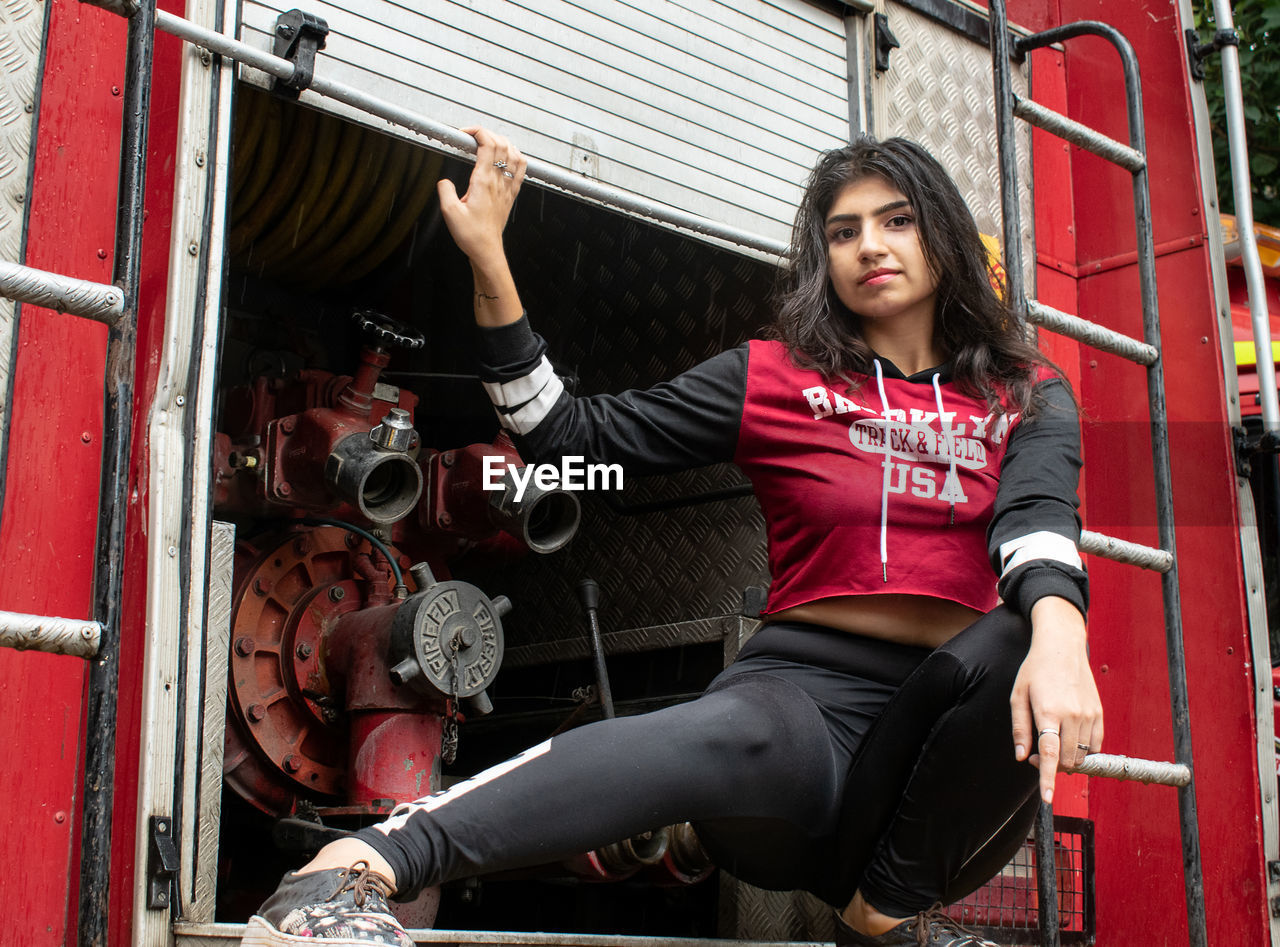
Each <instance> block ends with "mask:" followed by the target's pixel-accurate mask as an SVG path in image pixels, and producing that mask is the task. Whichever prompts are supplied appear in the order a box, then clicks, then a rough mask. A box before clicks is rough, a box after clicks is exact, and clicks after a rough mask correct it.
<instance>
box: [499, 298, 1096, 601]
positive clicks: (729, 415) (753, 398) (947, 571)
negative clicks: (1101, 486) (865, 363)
mask: <svg viewBox="0 0 1280 947" xmlns="http://www.w3.org/2000/svg"><path fill="white" fill-rule="evenodd" d="M480 336H481V368H480V371H481V379H482V381H483V382H484V383H485V389H486V390H487V391H488V393H489V396H490V398H491V399H492V400H493V403H494V406H495V408H496V409H497V412H498V418H499V420H500V421H501V422H502V425H503V427H504V428H506V429H507V430H508V431H510V432H511V433H512V435H514V438H515V440H516V443H517V445H518V447H519V449H520V452H521V455H522V456H523V457H524V458H525V460H526V461H535V462H538V461H545V460H548V459H551V458H559V457H562V456H582V457H584V458H585V459H586V461H587V462H590V463H606V464H615V463H616V464H621V465H622V466H623V468H624V469H625V470H626V471H627V472H628V473H630V474H635V475H642V474H655V473H670V472H672V471H676V470H683V469H686V468H690V467H700V466H704V465H706V464H713V463H719V462H723V461H733V462H734V463H736V464H737V465H738V466H739V467H740V468H741V469H742V470H743V472H744V473H745V474H746V475H747V477H748V478H749V479H750V481H751V483H752V485H753V487H754V488H755V493H756V496H757V497H758V498H759V501H760V505H761V507H762V509H763V511H764V518H765V524H766V532H767V536H768V541H769V569H770V574H771V576H772V584H771V587H770V590H769V601H768V605H767V607H766V609H765V614H766V615H767V614H768V613H770V612H776V611H779V610H781V609H784V608H788V607H791V606H794V605H801V604H804V603H807V602H812V601H816V600H818V599H823V598H828V597H831V596H836V595H875V594H882V593H890V592H893V593H907V594H914V595H930V596H934V597H937V598H943V599H949V600H951V601H956V602H960V603H961V604H963V605H967V606H969V607H971V608H975V609H978V610H980V611H984V612H985V611H989V610H990V609H991V608H993V607H995V605H996V603H997V596H999V598H1003V599H1004V600H1005V602H1007V603H1008V604H1009V605H1010V606H1011V607H1013V608H1015V609H1016V610H1018V611H1019V612H1021V613H1022V614H1024V615H1029V614H1030V610H1031V606H1032V605H1033V604H1034V603H1035V602H1036V601H1037V600H1038V599H1040V598H1042V597H1044V596H1046V595H1058V596H1061V597H1062V598H1065V599H1068V600H1069V601H1071V602H1072V603H1073V604H1075V605H1076V607H1077V608H1079V609H1080V611H1081V612H1082V613H1083V612H1084V611H1085V610H1086V607H1087V603H1088V579H1087V577H1086V575H1085V572H1084V569H1083V566H1082V563H1081V560H1080V555H1079V553H1078V551H1077V542H1078V540H1079V536H1080V517H1079V514H1078V507H1079V501H1078V499H1077V496H1076V489H1077V485H1078V482H1079V472H1080V432H1079V422H1078V420H1077V417H1076V411H1075V405H1074V402H1073V401H1072V398H1071V395H1070V392H1069V391H1068V390H1067V388H1066V385H1065V383H1064V382H1063V381H1062V380H1061V379H1059V378H1057V377H1055V376H1049V377H1044V378H1042V379H1041V381H1039V382H1038V384H1037V385H1036V401H1037V408H1036V410H1035V411H1034V412H1032V414H1031V416H1030V417H1027V418H1023V417H1020V416H1019V415H1018V414H1017V413H1013V412H1005V413H999V414H993V413H992V412H991V411H990V410H989V409H988V408H987V405H986V402H985V400H983V399H981V398H975V397H973V396H971V395H967V394H964V393H963V392H961V391H960V390H959V389H958V388H957V387H956V386H955V384H954V383H953V382H952V380H951V376H950V371H949V367H948V366H942V367H939V368H936V369H930V370H928V371H924V372H920V373H918V374H915V375H910V376H905V375H903V374H902V372H901V371H899V370H898V369H897V368H896V367H895V366H894V365H893V364H892V363H890V362H889V361H887V360H886V359H883V358H877V359H875V360H874V362H873V364H872V371H871V372H870V373H868V374H866V375H859V374H853V375H851V376H850V377H849V381H852V383H853V388H852V390H850V385H849V384H848V383H847V382H846V381H845V380H843V379H841V380H839V381H836V382H834V383H833V382H832V380H830V379H824V378H823V377H822V376H821V375H820V374H819V373H818V372H815V371H810V370H805V369H800V368H797V367H796V366H795V364H794V363H793V362H792V361H791V359H790V357H789V356H788V353H787V351H786V349H785V348H784V347H783V345H782V344H781V343H779V342H768V341H751V342H748V343H745V344H744V345H741V346H739V347H737V348H735V349H731V350H729V351H727V352H723V353H721V354H720V355H717V356H715V357H714V358H711V359H708V360H707V361H705V362H703V363H702V364H700V365H698V366H696V367H694V368H692V369H690V370H689V371H687V372H684V373H683V374H681V375H679V376H677V377H676V378H674V379H672V380H671V381H668V382H663V383H661V384H658V385H655V386H653V387H652V388H649V389H648V390H645V391H627V392H624V393H622V394H619V395H592V396H589V397H577V398H575V397H573V396H571V395H570V394H569V393H568V392H567V391H566V390H565V388H564V385H563V383H562V382H561V380H560V378H559V377H558V376H557V375H556V373H555V371H554V369H553V368H552V366H551V363H550V362H549V361H548V360H547V357H546V343H545V342H544V341H543V339H542V338H541V337H539V336H538V335H536V334H535V333H534V332H533V331H532V329H531V328H530V327H529V322H528V319H527V318H522V319H521V320H520V321H519V322H516V323H513V324H511V325H508V326H503V327H501V328H497V329H481V330H480ZM992 568H994V570H995V574H994V575H993V573H992V571H991V570H992ZM997 577H998V585H997Z"/></svg>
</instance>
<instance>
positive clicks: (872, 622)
mask: <svg viewBox="0 0 1280 947" xmlns="http://www.w3.org/2000/svg"><path fill="white" fill-rule="evenodd" d="M981 614H982V612H980V611H978V610H977V609H975V608H970V607H969V606H967V605H961V604H960V603H959V602H952V601H950V600H948V599H942V598H933V597H932V596H928V595H903V594H887V595H839V596H835V597H833V598H824V599H819V600H818V601H816V602H806V603H805V604H804V605H793V606H791V607H790V608H784V609H782V610H781V611H777V612H772V613H770V614H769V615H766V616H765V621H767V622H779V621H803V622H810V623H812V624H815V625H826V626H827V627H828V628H837V629H839V630H840V631H848V632H852V633H853V634H855V635H865V636H867V637H868V638H880V639H882V640H884V641H896V642H898V643H899V644H909V645H919V646H922V647H926V648H936V647H937V646H938V645H940V644H942V643H943V642H945V641H948V640H950V639H951V638H953V637H954V636H955V635H956V634H957V633H958V632H960V631H962V630H963V629H965V628H967V627H968V626H969V625H971V624H973V622H974V620H975V619H977V618H978V617H979V616H980V615H981Z"/></svg>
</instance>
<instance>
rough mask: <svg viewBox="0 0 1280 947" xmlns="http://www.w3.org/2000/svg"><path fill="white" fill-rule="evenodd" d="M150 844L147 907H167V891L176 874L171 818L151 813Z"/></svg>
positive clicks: (158, 908) (155, 908) (157, 908)
mask: <svg viewBox="0 0 1280 947" xmlns="http://www.w3.org/2000/svg"><path fill="white" fill-rule="evenodd" d="M149 826H150V829H151V832H150V837H151V846H150V851H149V853H148V855H147V907H149V908H152V909H153V910H160V911H162V910H164V909H166V908H168V907H169V892H170V891H171V890H172V888H173V879H174V877H175V876H176V875H177V874H178V845H177V843H176V842H175V841H174V835H173V820H172V819H170V818H169V817H168V816H163V815H153V816H152V817H151V818H150V820H149Z"/></svg>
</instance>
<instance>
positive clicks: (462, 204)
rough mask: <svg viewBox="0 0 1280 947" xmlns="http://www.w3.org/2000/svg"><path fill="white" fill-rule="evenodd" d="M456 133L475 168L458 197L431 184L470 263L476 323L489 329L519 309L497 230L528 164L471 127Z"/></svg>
mask: <svg viewBox="0 0 1280 947" xmlns="http://www.w3.org/2000/svg"><path fill="white" fill-rule="evenodd" d="M462 131H464V132H466V133H467V134H468V135H473V136H475V139H476V145H477V148H476V166H475V168H474V170H472V172H471V180H470V181H469V182H468V183H467V193H465V194H463V195H462V197H459V196H458V191H457V189H456V188H455V187H454V186H453V182H452V181H450V180H448V179H447V178H441V179H440V182H439V184H437V185H436V190H437V192H438V194H439V196H440V212H441V213H442V214H443V215H444V222H445V224H446V225H447V226H448V228H449V233H450V235H452V237H453V241H454V243H456V244H457V245H458V248H459V249H460V250H461V251H462V252H463V253H465V254H466V255H467V259H468V260H470V261H471V272H472V275H473V276H474V277H475V314H476V323H477V324H478V325H481V326H489V327H496V326H504V325H510V324H511V323H513V322H516V321H517V320H518V319H519V318H520V316H521V314H522V313H523V312H524V310H523V308H522V307H521V305H520V295H519V293H517V292H516V283H515V280H514V279H513V278H512V276H511V267H510V266H509V265H508V264H507V254H506V250H505V249H504V248H503V245H502V231H503V230H504V229H505V228H506V226H507V217H508V216H510V214H511V207H512V205H514V204H515V201H516V195H517V194H518V193H519V192H520V185H521V184H522V183H523V182H524V171H525V167H526V165H527V164H528V162H527V161H526V160H525V157H524V155H522V154H521V153H520V149H519V148H517V147H516V146H515V145H513V144H511V142H509V141H507V139H506V138H503V137H502V136H501V135H496V134H494V133H493V132H491V131H489V130H488V129H487V128H480V127H478V126H472V127H470V128H464V129H462Z"/></svg>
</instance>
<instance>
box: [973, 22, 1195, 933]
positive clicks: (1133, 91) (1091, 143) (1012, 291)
mask: <svg viewBox="0 0 1280 947" xmlns="http://www.w3.org/2000/svg"><path fill="white" fill-rule="evenodd" d="M990 28H991V62H992V74H993V79H994V85H995V108H996V132H997V141H998V150H999V161H1000V197H1001V203H1002V209H1003V216H1004V233H1003V236H1004V252H1005V272H1006V274H1007V280H1008V284H1007V286H1008V289H1007V292H1008V294H1009V298H1010V300H1011V302H1012V303H1013V306H1014V308H1015V311H1017V312H1018V313H1019V314H1020V315H1021V316H1022V317H1023V318H1024V319H1025V320H1026V321H1027V322H1030V323H1032V324H1034V325H1038V326H1040V327H1042V328H1045V329H1048V330H1050V331H1052V332H1057V333H1060V334H1062V335H1066V336H1068V337H1069V338H1072V339H1075V340H1077V341H1080V342H1083V343H1085V344H1087V345H1090V346H1092V347H1094V348H1097V349H1101V350H1102V351H1104V352H1110V353H1112V354H1115V355H1119V356H1121V357H1122V358H1127V359H1129V360H1130V361H1133V362H1136V363H1138V364H1140V365H1145V366H1146V368H1147V399H1148V403H1149V407H1150V417H1151V451H1152V465H1153V468H1154V472H1155V490H1156V520H1157V526H1158V536H1159V541H1160V548H1159V549H1152V548H1150V547H1145V546H1139V545H1137V544H1134V543H1128V542H1124V541H1122V540H1116V539H1113V538H1111V537H1107V536H1103V535H1101V534H1098V533H1090V532H1087V531H1086V532H1085V533H1083V534H1082V535H1081V543H1080V547H1081V550H1082V551H1084V552H1088V553H1091V554H1093V555H1097V556H1102V557H1104V558H1108V559H1112V560H1115V561H1117V562H1123V563H1128V564H1132V565H1136V566H1140V567H1141V568H1144V569H1152V570H1155V571H1157V572H1159V573H1161V591H1162V593H1163V598H1164V618H1165V642H1166V646H1167V649H1168V659H1169V692H1170V700H1171V704H1172V711H1173V740H1174V755H1175V757H1176V762H1175V763H1174V764H1167V763H1154V762H1150V761H1145V760H1130V761H1127V765H1116V764H1115V763H1114V758H1112V759H1100V757H1102V756H1103V754H1096V755H1091V756H1089V757H1086V760H1085V765H1084V766H1081V767H1080V771H1081V772H1084V773H1086V774H1088V775H1092V776H1110V777H1117V778H1138V779H1142V780H1143V781H1145V782H1160V783H1165V784H1167V785H1175V786H1177V787H1178V812H1179V821H1180V823H1181V830H1182V859H1183V875H1184V887H1185V891H1186V901H1187V928H1188V931H1189V934H1190V942H1191V944H1192V945H1193V947H1206V945H1207V943H1208V941H1207V934H1206V928H1205V913H1204V890H1203V885H1202V883H1201V881H1202V868H1201V862H1200V836H1199V828H1198V825H1197V821H1196V797H1195V784H1194V783H1193V782H1192V781H1191V769H1190V767H1191V759H1192V757H1191V726H1190V719H1189V715H1188V707H1187V671H1186V662H1185V655H1184V650H1183V641H1182V604H1181V600H1180V598H1179V595H1178V562H1177V557H1176V555H1175V549H1176V547H1175V543H1174V522H1173V497H1172V475H1171V469H1170V461H1169V438H1168V416H1167V412H1166V407H1165V395H1164V369H1163V366H1162V363H1161V358H1160V313H1159V307H1158V303H1157V300H1156V272H1155V244H1154V239H1153V236H1152V227H1151V195H1150V190H1149V187H1148V182H1147V160H1146V136H1145V132H1144V129H1143V125H1142V87H1141V81H1140V79H1139V76H1138V61H1137V57H1136V55H1135V54H1134V51H1133V47H1132V46H1131V45H1130V43H1129V41H1128V40H1127V39H1125V37H1124V36H1123V35H1122V34H1121V33H1120V32H1119V31H1118V30H1116V29H1115V28H1114V27H1112V26H1109V25H1107V24H1105V23H1099V22H1096V21H1092V20H1082V21H1080V22H1076V23H1068V24H1065V25H1063V26H1059V27H1055V28H1053V29H1049V30H1045V31H1044V32H1041V33H1035V34H1032V35H1030V36H1026V37H1021V38H1018V39H1016V40H1014V41H1013V44H1012V49H1011V47H1010V36H1009V28H1008V17H1007V14H1006V9H1005V0H991V3H990ZM1079 36H1099V37H1102V38H1103V39H1106V40H1107V41H1108V42H1110V43H1111V45H1112V46H1114V47H1115V48H1116V51H1117V52H1118V53H1119V54H1120V60H1121V64H1122V65H1123V67H1124V85H1125V100H1126V105H1127V109H1128V119H1129V143H1128V144H1123V143H1121V142H1118V141H1116V140H1114V139H1112V138H1109V137H1107V136H1105V135H1102V134H1100V133H1099V132H1097V131H1095V130H1093V129H1091V128H1089V127H1087V126H1085V125H1081V124H1080V123H1078V122H1075V121H1072V120H1071V119H1069V118H1067V117H1066V116H1064V115H1061V114H1059V113H1057V112H1054V111H1052V110H1050V109H1047V108H1045V107H1044V106H1041V105H1038V104H1036V103H1035V102H1033V101H1030V100H1029V99H1024V98H1021V97H1019V96H1017V95H1015V94H1014V93H1013V90H1012V83H1011V77H1010V68H1009V57H1010V54H1011V53H1013V52H1016V53H1018V54H1025V53H1026V52H1029V51H1030V50H1033V49H1039V48H1041V47H1044V46H1049V45H1051V44H1054V43H1061V42H1065V41H1067V40H1070V39H1074V38H1076V37H1079ZM1015 118H1020V119H1022V120H1023V121H1026V122H1027V123H1029V124H1031V125H1034V126H1035V127H1037V128H1040V129H1042V130H1044V131H1047V132H1049V133H1051V134H1053V135H1057V136H1058V137H1060V138H1063V139H1065V140H1066V141H1069V142H1071V143H1072V144H1074V145H1078V146H1079V147H1081V148H1084V149H1086V150H1088V151H1091V152H1093V153H1094V154H1096V155H1098V156H1099V157H1101V158H1103V159H1104V160H1106V161H1110V162H1112V163H1113V164H1116V165H1119V166H1120V167H1122V168H1124V169H1125V170H1126V171H1128V172H1129V173H1130V174H1131V175H1132V176H1133V203H1134V216H1135V219H1136V225H1137V235H1138V282H1139V289H1140V293H1141V297H1142V325H1143V340H1142V341H1139V340H1137V339H1133V338H1130V337H1129V336H1126V335H1123V334H1121V333H1119V332H1115V331H1114V330H1111V329H1108V328H1105V327H1104V326H1101V325H1098V324H1096V323H1092V322H1089V321H1087V320H1085V319H1081V318H1079V317H1077V316H1073V315H1070V314H1068V313H1064V312H1059V311H1058V310H1056V309H1052V308H1050V307H1049V306H1045V305H1043V304H1041V303H1038V302H1036V301H1035V300H1033V299H1028V298H1027V297H1026V288H1025V284H1024V279H1023V270H1022V247H1021V244H1020V243H1019V239H1020V232H1021V228H1020V221H1019V207H1018V179H1017V154H1016V150H1015V142H1014V122H1013V120H1014V119H1015ZM1140 773H1141V774H1145V775H1139V774H1140ZM1036 861H1037V864H1038V865H1040V866H1042V868H1043V866H1053V865H1054V864H1055V859H1054V845H1053V810H1052V808H1051V807H1050V806H1048V805H1042V806H1041V807H1040V813H1039V817H1038V818H1037V820H1036ZM1036 877H1037V884H1038V893H1039V910H1040V924H1041V943H1042V944H1043V945H1045V947H1056V945H1057V944H1058V943H1059V921H1058V898H1057V877H1056V871H1054V870H1047V871H1046V870H1038V871H1037V872H1036Z"/></svg>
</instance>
